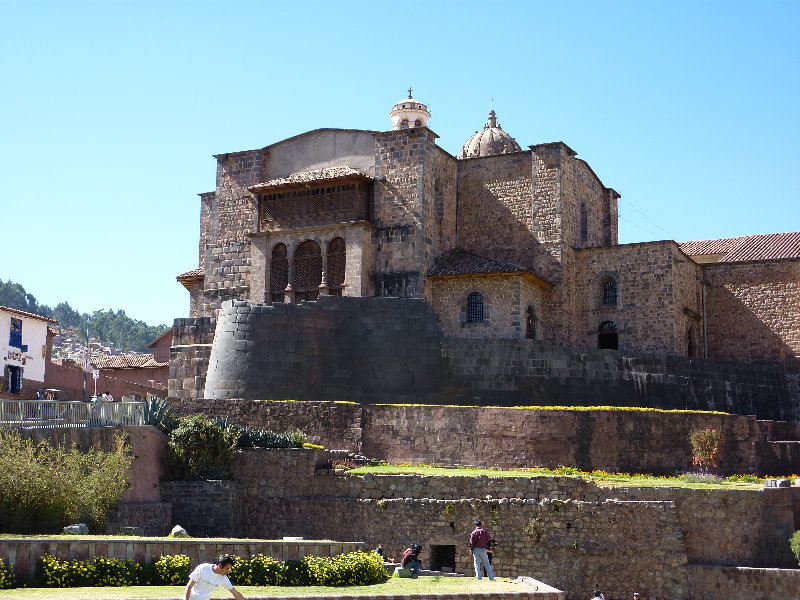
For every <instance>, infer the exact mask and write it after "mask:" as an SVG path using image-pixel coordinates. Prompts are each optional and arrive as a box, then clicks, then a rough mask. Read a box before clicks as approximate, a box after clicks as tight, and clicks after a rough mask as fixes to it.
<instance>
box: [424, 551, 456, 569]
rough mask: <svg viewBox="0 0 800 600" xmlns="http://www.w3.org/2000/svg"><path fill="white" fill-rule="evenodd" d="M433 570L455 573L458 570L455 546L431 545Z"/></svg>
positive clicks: (431, 566)
mask: <svg viewBox="0 0 800 600" xmlns="http://www.w3.org/2000/svg"><path fill="white" fill-rule="evenodd" d="M430 562H431V564H430V567H429V568H430V570H431V571H444V572H447V573H454V572H455V570H456V547H455V546H447V545H444V546H433V545H432V546H431V561H430Z"/></svg>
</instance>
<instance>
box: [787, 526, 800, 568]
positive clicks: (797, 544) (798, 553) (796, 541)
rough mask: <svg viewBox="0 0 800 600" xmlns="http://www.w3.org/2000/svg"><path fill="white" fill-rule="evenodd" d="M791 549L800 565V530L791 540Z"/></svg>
mask: <svg viewBox="0 0 800 600" xmlns="http://www.w3.org/2000/svg"><path fill="white" fill-rule="evenodd" d="M789 547H790V548H791V549H792V553H793V554H794V557H795V558H796V559H797V563H798V564H800V530H797V531H795V532H794V534H793V535H792V537H790V538H789Z"/></svg>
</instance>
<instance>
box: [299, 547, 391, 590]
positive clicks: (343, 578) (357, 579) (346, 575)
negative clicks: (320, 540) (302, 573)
mask: <svg viewBox="0 0 800 600" xmlns="http://www.w3.org/2000/svg"><path fill="white" fill-rule="evenodd" d="M302 562H303V564H304V565H305V568H306V571H307V572H308V578H309V583H310V585H324V586H342V585H368V584H371V583H379V582H382V581H386V579H387V578H388V577H387V575H386V570H385V569H384V567H383V559H382V558H381V557H380V556H379V555H378V554H376V553H375V552H360V551H359V552H350V553H348V554H339V555H337V556H330V557H322V556H305V557H303V560H302Z"/></svg>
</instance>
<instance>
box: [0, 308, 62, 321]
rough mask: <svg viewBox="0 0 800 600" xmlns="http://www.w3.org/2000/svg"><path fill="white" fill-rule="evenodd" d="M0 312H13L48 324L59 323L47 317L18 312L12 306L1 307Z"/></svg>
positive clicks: (22, 311)
mask: <svg viewBox="0 0 800 600" xmlns="http://www.w3.org/2000/svg"><path fill="white" fill-rule="evenodd" d="M0 310H7V311H8V312H12V313H14V314H17V315H20V316H22V317H29V318H31V319H39V320H40V321H47V322H48V323H58V321H56V320H55V319H48V318H47V317H43V316H42V315H35V314H33V313H29V312H25V311H24V310H17V309H16V308H11V307H10V306H0Z"/></svg>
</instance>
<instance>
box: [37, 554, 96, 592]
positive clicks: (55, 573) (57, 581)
mask: <svg viewBox="0 0 800 600" xmlns="http://www.w3.org/2000/svg"><path fill="white" fill-rule="evenodd" d="M41 561H42V584H43V585H44V587H53V588H67V587H86V586H88V585H89V584H90V581H91V571H90V569H89V565H88V564H86V561H83V560H78V559H76V558H73V559H72V560H61V559H60V558H56V557H55V556H52V555H50V554H45V555H44V556H42V558H41Z"/></svg>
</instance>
